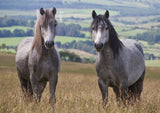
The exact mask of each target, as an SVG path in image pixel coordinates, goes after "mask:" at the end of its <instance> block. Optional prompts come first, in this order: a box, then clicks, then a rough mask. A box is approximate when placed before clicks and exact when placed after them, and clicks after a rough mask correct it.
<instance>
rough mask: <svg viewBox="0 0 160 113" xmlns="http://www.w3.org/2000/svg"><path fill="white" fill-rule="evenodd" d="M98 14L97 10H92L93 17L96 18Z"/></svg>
mask: <svg viewBox="0 0 160 113" xmlns="http://www.w3.org/2000/svg"><path fill="white" fill-rule="evenodd" d="M96 16H97V14H96V11H95V10H93V11H92V18H93V19H95V18H96Z"/></svg>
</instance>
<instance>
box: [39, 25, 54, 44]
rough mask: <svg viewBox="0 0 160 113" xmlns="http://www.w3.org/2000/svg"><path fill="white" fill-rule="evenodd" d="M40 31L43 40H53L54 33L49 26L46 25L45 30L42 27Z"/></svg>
mask: <svg viewBox="0 0 160 113" xmlns="http://www.w3.org/2000/svg"><path fill="white" fill-rule="evenodd" d="M41 32H42V36H43V38H44V41H45V42H46V41H54V36H53V35H54V34H53V32H52V30H51V27H50V26H48V27H47V30H45V29H44V28H42V29H41Z"/></svg>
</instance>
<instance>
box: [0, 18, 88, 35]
mask: <svg viewBox="0 0 160 113" xmlns="http://www.w3.org/2000/svg"><path fill="white" fill-rule="evenodd" d="M34 24H35V22H34V21H33V20H29V21H28V20H23V19H13V18H9V17H2V18H0V27H11V26H25V27H32V28H33V27H34ZM83 29H85V30H86V29H87V28H83ZM83 29H82V28H81V26H80V25H78V24H68V25H66V24H64V23H59V24H58V25H57V27H56V35H58V36H71V37H81V38H84V37H85V34H83V33H81V30H83ZM33 32H34V30H32V29H28V30H27V31H24V30H22V29H15V30H14V31H13V32H11V31H10V30H0V37H14V36H16V37H22V36H33Z"/></svg>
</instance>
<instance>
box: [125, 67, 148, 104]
mask: <svg viewBox="0 0 160 113" xmlns="http://www.w3.org/2000/svg"><path fill="white" fill-rule="evenodd" d="M144 75H145V70H144V72H143V74H142V76H141V77H140V78H139V79H138V81H137V82H136V83H134V84H133V85H131V86H130V87H129V88H128V89H129V90H128V91H129V95H130V99H132V100H133V101H136V99H138V100H140V96H141V92H142V89H143V81H144Z"/></svg>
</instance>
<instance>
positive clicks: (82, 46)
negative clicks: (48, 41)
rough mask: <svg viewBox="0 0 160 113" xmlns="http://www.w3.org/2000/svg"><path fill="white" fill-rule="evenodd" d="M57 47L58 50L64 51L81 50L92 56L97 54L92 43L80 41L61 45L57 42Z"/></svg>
mask: <svg viewBox="0 0 160 113" xmlns="http://www.w3.org/2000/svg"><path fill="white" fill-rule="evenodd" d="M56 45H57V47H58V48H62V49H71V48H72V49H79V50H82V51H85V52H88V53H91V54H96V50H95V48H94V46H93V45H94V44H93V42H92V41H89V40H87V41H78V42H76V41H75V40H74V41H72V42H66V43H64V44H61V43H60V42H56Z"/></svg>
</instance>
